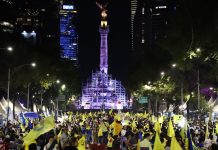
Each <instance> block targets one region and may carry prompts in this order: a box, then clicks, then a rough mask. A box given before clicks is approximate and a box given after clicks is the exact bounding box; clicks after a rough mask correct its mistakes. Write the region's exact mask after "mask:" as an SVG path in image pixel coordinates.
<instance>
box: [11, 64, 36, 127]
mask: <svg viewBox="0 0 218 150" xmlns="http://www.w3.org/2000/svg"><path fill="white" fill-rule="evenodd" d="M25 66H32V67H35V66H36V63H31V64H22V65H19V66H17V67H14V68H13V69H11V68H8V88H7V92H8V93H7V103H8V109H7V123H8V118H9V98H10V82H11V75H13V74H14V73H15V72H17V71H18V70H20V69H21V68H23V67H25ZM28 94H29V93H28ZM27 97H29V96H27ZM27 104H29V98H28V99H27ZM27 106H28V105H27Z"/></svg>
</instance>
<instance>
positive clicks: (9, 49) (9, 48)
mask: <svg viewBox="0 0 218 150" xmlns="http://www.w3.org/2000/svg"><path fill="white" fill-rule="evenodd" d="M0 49H1V50H7V51H9V52H12V51H13V47H11V46H8V47H5V48H0Z"/></svg>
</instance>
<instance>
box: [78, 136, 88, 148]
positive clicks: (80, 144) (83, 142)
mask: <svg viewBox="0 0 218 150" xmlns="http://www.w3.org/2000/svg"><path fill="white" fill-rule="evenodd" d="M77 149H78V150H86V138H85V136H82V137H81V138H80V139H79V141H78V147H77Z"/></svg>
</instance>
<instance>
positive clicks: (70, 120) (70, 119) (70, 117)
mask: <svg viewBox="0 0 218 150" xmlns="http://www.w3.org/2000/svg"><path fill="white" fill-rule="evenodd" d="M72 114H73V113H72V112H70V115H69V122H72Z"/></svg>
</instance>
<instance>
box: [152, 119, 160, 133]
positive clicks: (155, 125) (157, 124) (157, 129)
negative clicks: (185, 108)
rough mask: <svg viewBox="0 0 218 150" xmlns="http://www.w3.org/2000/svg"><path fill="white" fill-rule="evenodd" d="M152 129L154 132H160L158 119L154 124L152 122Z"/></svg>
mask: <svg viewBox="0 0 218 150" xmlns="http://www.w3.org/2000/svg"><path fill="white" fill-rule="evenodd" d="M154 130H155V131H156V132H158V133H159V134H160V133H161V126H160V123H159V122H158V121H157V122H155V124H154Z"/></svg>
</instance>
